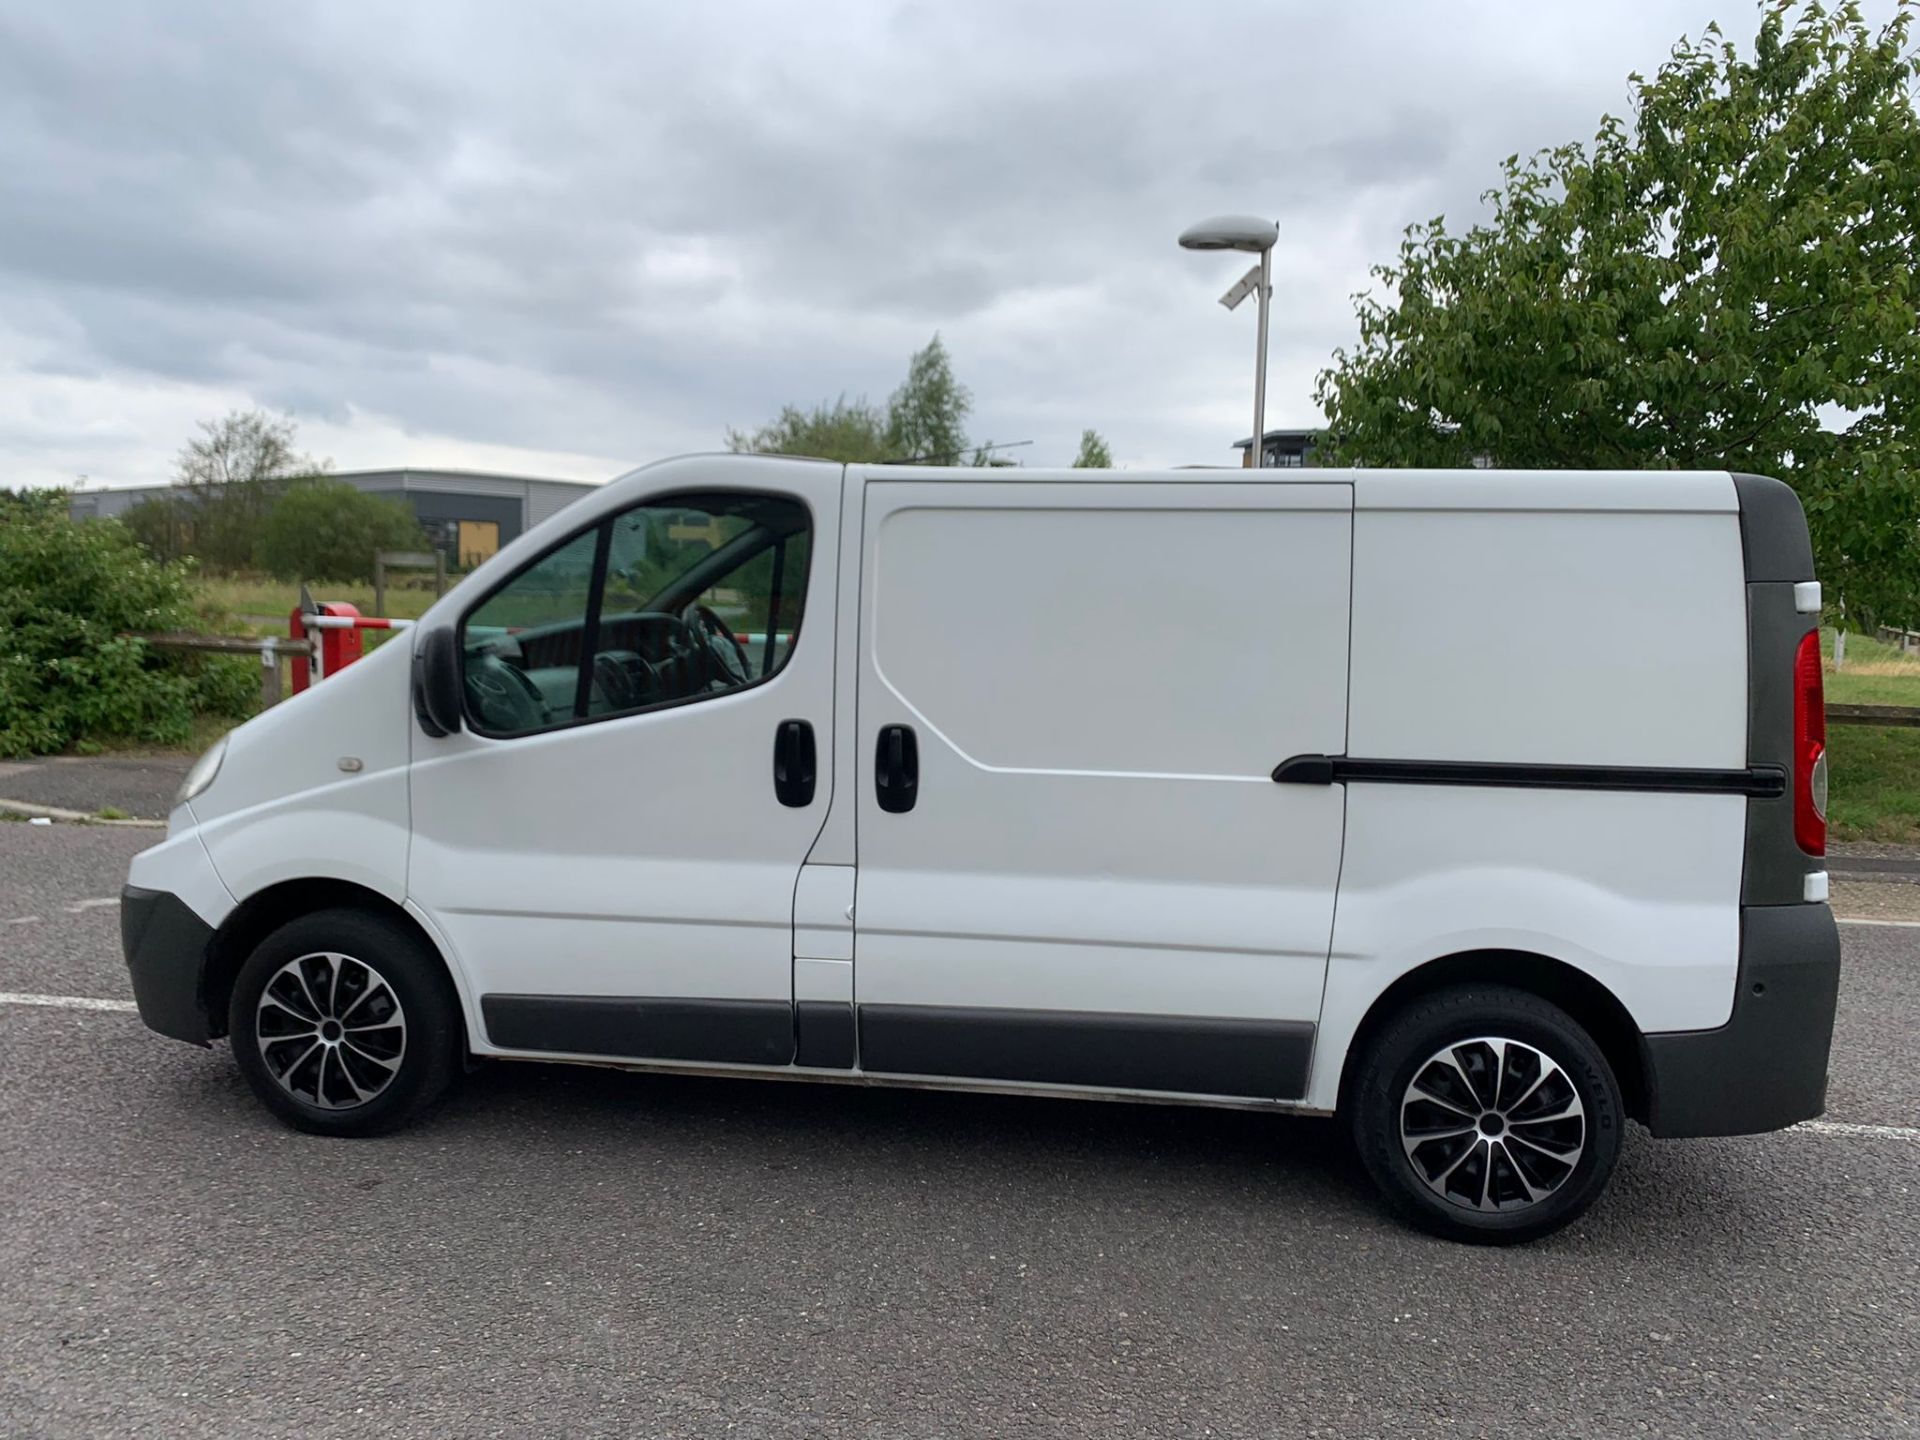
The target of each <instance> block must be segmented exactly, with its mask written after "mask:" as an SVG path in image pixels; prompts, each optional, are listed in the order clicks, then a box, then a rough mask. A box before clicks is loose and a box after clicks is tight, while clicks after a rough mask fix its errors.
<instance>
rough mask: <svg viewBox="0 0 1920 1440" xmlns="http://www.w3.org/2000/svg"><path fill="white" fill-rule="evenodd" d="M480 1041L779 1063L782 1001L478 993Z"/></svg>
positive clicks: (784, 1043) (787, 1056)
mask: <svg viewBox="0 0 1920 1440" xmlns="http://www.w3.org/2000/svg"><path fill="white" fill-rule="evenodd" d="M480 1013H481V1015H482V1017H483V1018H484V1019H485V1020H486V1022H487V1038H488V1039H489V1040H491V1041H492V1042H493V1043H494V1044H496V1045H498V1046H500V1047H501V1048H503V1049H507V1050H545V1051H550V1052H553V1053H556V1054H569V1055H621V1056H625V1057H628V1058H630V1059H634V1060H709V1061H714V1062H716V1063H720V1064H729V1065H786V1064H790V1063H791V1062H792V1060H793V1006H792V1004H791V1003H789V1002H788V1001H786V1000H686V999H679V998H674V999H653V998H646V997H640V996H627V995H482V996H481V997H480Z"/></svg>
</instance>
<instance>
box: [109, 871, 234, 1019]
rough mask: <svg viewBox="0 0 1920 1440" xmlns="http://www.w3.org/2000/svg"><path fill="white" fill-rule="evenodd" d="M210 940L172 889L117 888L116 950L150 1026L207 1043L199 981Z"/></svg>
mask: <svg viewBox="0 0 1920 1440" xmlns="http://www.w3.org/2000/svg"><path fill="white" fill-rule="evenodd" d="M212 943H213V927H212V926H211V925H209V924H207V922H206V921H204V920H202V919H201V918H200V917H199V916H198V915H196V914H194V913H193V911H192V910H191V909H190V908H189V907H188V905H187V903H186V901H184V900H182V899H181V898H180V897H179V896H178V895H175V894H173V893H172V892H171V891H168V890H143V889H142V888H140V887H139V886H138V885H129V886H127V887H126V888H125V889H123V890H122V891H121V892H120V948H121V951H122V952H123V953H124V954H125V955H126V958H127V973H128V974H129V975H130V976H131V977H132V978H133V999H134V1003H135V1004H136V1005H138V1006H139V1007H140V1018H141V1019H142V1020H144V1021H145V1022H146V1024H147V1028H148V1029H149V1030H156V1031H158V1032H159V1033H160V1034H162V1035H168V1036H171V1037H172V1038H173V1039H175V1040H186V1041H190V1042H191V1043H193V1044H195V1045H205V1044H206V1043H207V1040H208V1035H207V1007H206V998H205V992H204V990H203V987H202V982H203V980H204V979H205V977H206V970H207V948H208V946H209V945H211V944H212Z"/></svg>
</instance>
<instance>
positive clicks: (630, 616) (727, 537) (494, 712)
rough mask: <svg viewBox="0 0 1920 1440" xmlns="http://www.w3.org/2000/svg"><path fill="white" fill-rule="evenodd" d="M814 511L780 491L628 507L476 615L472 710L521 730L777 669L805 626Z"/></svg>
mask: <svg viewBox="0 0 1920 1440" xmlns="http://www.w3.org/2000/svg"><path fill="white" fill-rule="evenodd" d="M810 539H811V536H810V532H809V529H808V518H807V510H806V507H805V506H804V505H802V504H801V503H800V502H799V501H797V500H793V499H789V498H786V497H784V496H773V495H755V494H739V493H719V494H710V495H681V496H672V497H668V498H665V499H661V500H656V501H651V502H649V503H648V504H645V505H641V506H637V507H635V508H634V509H632V510H626V511H623V512H621V513H620V514H619V515H616V516H614V517H612V518H611V519H609V520H606V521H603V522H602V523H601V524H599V525H597V526H595V527H594V528H593V529H592V530H589V531H587V532H585V533H584V534H581V535H578V536H575V537H574V538H573V539H572V540H570V541H568V542H567V543H566V544H564V545H562V546H560V547H559V548H558V549H556V550H554V551H552V552H550V553H549V554H548V555H547V556H545V557H543V558H542V559H540V560H538V561H536V562H535V563H534V564H532V565H531V566H529V567H527V568H526V569H524V570H522V571H521V572H520V573H519V574H518V575H516V576H514V577H513V578H512V579H511V580H509V581H508V582H507V583H506V584H505V585H503V586H501V587H500V589H498V590H496V591H495V592H494V593H493V594H492V595H490V596H489V597H488V598H487V599H486V600H484V601H482V602H481V604H479V605H478V606H477V607H475V608H474V609H473V610H472V611H471V612H469V614H468V615H467V618H466V621H465V623H464V626H463V631H462V647H461V648H462V654H463V657H464V661H463V663H464V667H465V670H464V675H465V682H466V694H467V711H468V718H469V721H470V722H471V723H472V725H473V728H474V729H475V730H477V731H478V732H480V733H481V734H485V735H494V736H505V735H525V734H531V733H534V732H537V731H541V730H550V729H554V728H556V727H558V726H561V725H571V724H578V723H582V722H585V721H591V720H597V719H604V718H609V717H612V716H615V715H628V714H634V713H637V712H639V711H644V710H652V709H658V708H661V707H664V706H668V705H681V704H687V703H690V702H694V701H699V700H704V699H709V698H712V697H714V696H718V695H724V694H729V693H731V692H733V691H737V690H742V689H745V688H747V687H749V686H752V685H757V684H760V683H761V682H763V681H765V680H768V679H771V678H772V677H773V676H774V675H776V674H778V673H779V671H780V669H781V667H782V666H784V665H785V663H786V660H787V657H788V655H789V654H790V653H791V651H792V648H793V642H794V639H795V637H796V636H797V635H798V633H799V628H800V617H801V613H802V610H803V608H804V602H805V598H806V580H807V561H808V556H809V550H810Z"/></svg>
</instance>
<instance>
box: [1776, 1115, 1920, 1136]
mask: <svg viewBox="0 0 1920 1440" xmlns="http://www.w3.org/2000/svg"><path fill="white" fill-rule="evenodd" d="M1793 1128H1794V1129H1795V1130H1811V1131H1812V1132H1813V1133H1814V1134H1816V1135H1851V1136H1865V1137H1867V1138H1868V1139H1871V1140H1920V1129H1915V1128H1914V1127H1913V1126H1911V1125H1853V1124H1850V1123H1848V1122H1847V1121H1845V1120H1802V1121H1801V1122H1800V1123H1799V1124H1798V1125H1795V1126H1794V1127H1793Z"/></svg>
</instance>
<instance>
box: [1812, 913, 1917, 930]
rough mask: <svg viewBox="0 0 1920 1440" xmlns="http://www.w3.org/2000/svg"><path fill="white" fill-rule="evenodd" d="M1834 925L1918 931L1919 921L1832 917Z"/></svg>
mask: <svg viewBox="0 0 1920 1440" xmlns="http://www.w3.org/2000/svg"><path fill="white" fill-rule="evenodd" d="M1833 923H1834V924H1836V925H1882V926H1885V927H1886V928H1887V929H1889V930H1920V920H1850V919H1848V918H1847V917H1846V916H1844V915H1836V916H1834V917H1833Z"/></svg>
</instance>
